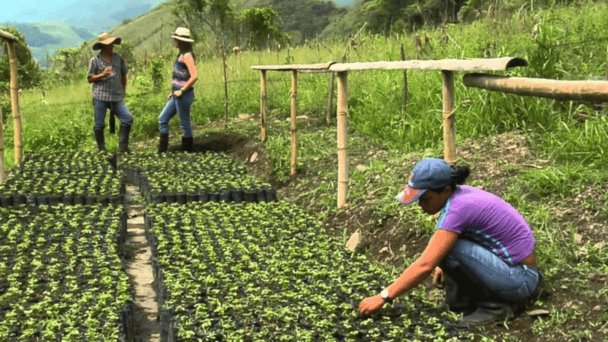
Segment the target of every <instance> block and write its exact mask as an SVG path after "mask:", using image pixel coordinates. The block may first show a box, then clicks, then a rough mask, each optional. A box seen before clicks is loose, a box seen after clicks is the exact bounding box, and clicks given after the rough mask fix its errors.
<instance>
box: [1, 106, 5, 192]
mask: <svg viewBox="0 0 608 342" xmlns="http://www.w3.org/2000/svg"><path fill="white" fill-rule="evenodd" d="M3 127H4V122H3V121H2V106H0V184H4V180H5V179H6V174H5V173H4V128H3Z"/></svg>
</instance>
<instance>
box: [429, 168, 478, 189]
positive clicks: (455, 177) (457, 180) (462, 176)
mask: <svg viewBox="0 0 608 342" xmlns="http://www.w3.org/2000/svg"><path fill="white" fill-rule="evenodd" d="M470 174H471V169H470V168H469V167H468V166H452V184H450V185H449V187H450V188H452V191H454V190H456V186H457V185H461V184H464V182H465V181H466V180H467V178H469V175H470ZM443 189H445V188H438V189H429V190H430V191H433V192H442V191H443Z"/></svg>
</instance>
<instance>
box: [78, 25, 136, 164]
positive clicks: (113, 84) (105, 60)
mask: <svg viewBox="0 0 608 342" xmlns="http://www.w3.org/2000/svg"><path fill="white" fill-rule="evenodd" d="M121 41H122V39H121V38H120V37H112V36H110V34H108V33H105V32H104V33H102V34H100V35H99V36H98V37H97V42H96V43H95V44H94V45H93V50H101V52H100V53H99V54H98V55H97V56H96V57H93V58H92V59H91V62H90V64H89V74H88V77H87V80H88V81H89V83H92V84H93V86H92V92H93V108H94V113H95V124H94V126H93V131H94V132H95V140H96V141H97V148H98V149H99V150H105V141H104V135H103V129H104V122H105V117H106V111H107V109H110V111H111V113H113V114H116V115H117V116H118V119H119V120H120V131H119V138H118V151H119V152H128V146H129V131H130V130H131V125H133V115H131V113H130V112H129V109H127V106H126V105H125V103H124V97H125V93H126V89H127V71H128V69H127V63H125V61H124V59H123V58H122V57H121V56H120V55H119V54H117V53H114V51H113V49H114V44H120V42H121ZM113 114H111V115H113Z"/></svg>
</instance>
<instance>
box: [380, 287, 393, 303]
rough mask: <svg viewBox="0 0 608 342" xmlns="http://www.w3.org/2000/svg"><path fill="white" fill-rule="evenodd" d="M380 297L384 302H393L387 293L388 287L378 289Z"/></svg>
mask: <svg viewBox="0 0 608 342" xmlns="http://www.w3.org/2000/svg"><path fill="white" fill-rule="evenodd" d="M380 298H382V300H383V301H384V302H385V303H392V302H393V298H391V295H390V294H389V293H388V289H384V290H382V291H380Z"/></svg>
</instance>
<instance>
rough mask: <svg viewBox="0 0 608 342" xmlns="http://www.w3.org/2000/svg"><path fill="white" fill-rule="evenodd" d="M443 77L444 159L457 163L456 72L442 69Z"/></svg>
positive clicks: (449, 162)
mask: <svg viewBox="0 0 608 342" xmlns="http://www.w3.org/2000/svg"><path fill="white" fill-rule="evenodd" d="M441 77H442V79H443V159H445V161H446V162H447V163H448V164H450V165H453V164H454V163H456V124H455V120H454V119H455V115H454V72H453V71H447V70H442V71H441Z"/></svg>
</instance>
